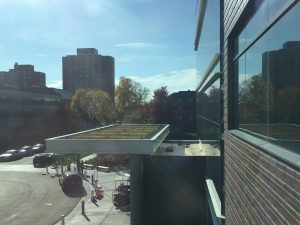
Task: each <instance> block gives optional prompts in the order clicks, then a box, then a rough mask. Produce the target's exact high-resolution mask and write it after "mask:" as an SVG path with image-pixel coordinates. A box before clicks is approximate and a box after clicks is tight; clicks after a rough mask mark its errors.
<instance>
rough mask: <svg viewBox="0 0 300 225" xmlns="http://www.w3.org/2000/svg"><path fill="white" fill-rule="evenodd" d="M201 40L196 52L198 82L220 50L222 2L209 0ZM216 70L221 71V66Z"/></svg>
mask: <svg viewBox="0 0 300 225" xmlns="http://www.w3.org/2000/svg"><path fill="white" fill-rule="evenodd" d="M199 42H200V43H199V48H198V51H197V53H196V58H197V62H196V69H197V84H199V83H200V81H201V79H202V78H203V75H204V73H205V71H206V69H207V67H208V65H209V64H210V62H211V60H212V59H213V57H214V55H215V54H216V53H218V52H220V2H219V1H217V0H208V1H207V5H206V12H205V19H204V22H203V27H202V32H201V37H200V41H199ZM216 70H218V71H220V67H219V66H217V67H216Z"/></svg>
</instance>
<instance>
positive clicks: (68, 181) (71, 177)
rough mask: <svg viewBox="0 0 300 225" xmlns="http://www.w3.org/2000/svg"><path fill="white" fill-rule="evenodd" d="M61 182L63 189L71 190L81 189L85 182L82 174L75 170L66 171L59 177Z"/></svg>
mask: <svg viewBox="0 0 300 225" xmlns="http://www.w3.org/2000/svg"><path fill="white" fill-rule="evenodd" d="M59 184H60V186H61V188H62V190H63V191H71V190H74V189H81V188H82V185H83V182H82V178H81V176H80V175H79V174H78V173H76V172H73V171H66V172H64V174H63V175H62V176H61V177H60V178H59Z"/></svg>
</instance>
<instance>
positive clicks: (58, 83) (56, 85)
mask: <svg viewBox="0 0 300 225" xmlns="http://www.w3.org/2000/svg"><path fill="white" fill-rule="evenodd" d="M47 86H48V87H52V88H62V80H55V81H53V82H52V83H51V84H48V85H47Z"/></svg>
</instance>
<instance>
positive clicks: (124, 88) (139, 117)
mask: <svg viewBox="0 0 300 225" xmlns="http://www.w3.org/2000/svg"><path fill="white" fill-rule="evenodd" d="M115 96H116V107H117V110H118V117H119V119H120V120H121V121H123V122H145V121H147V120H148V111H149V110H148V108H149V107H148V103H147V99H148V96H149V89H148V88H145V87H143V86H142V85H141V84H140V83H138V82H135V81H134V80H132V79H130V78H126V77H121V78H120V82H119V85H118V86H117V88H116V93H115Z"/></svg>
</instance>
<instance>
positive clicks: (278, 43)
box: [234, 0, 300, 153]
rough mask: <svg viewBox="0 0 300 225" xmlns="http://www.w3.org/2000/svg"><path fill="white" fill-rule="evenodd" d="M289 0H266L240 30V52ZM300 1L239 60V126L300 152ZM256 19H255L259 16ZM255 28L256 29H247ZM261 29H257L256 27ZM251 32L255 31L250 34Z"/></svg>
mask: <svg viewBox="0 0 300 225" xmlns="http://www.w3.org/2000/svg"><path fill="white" fill-rule="evenodd" d="M283 2H284V3H286V1H274V0H270V1H264V2H263V3H262V4H261V5H260V8H259V10H258V11H257V13H256V14H255V15H254V16H253V17H252V18H251V19H250V21H249V22H248V24H247V25H246V26H245V28H244V29H243V30H242V32H241V33H240V35H238V36H237V38H236V40H235V43H239V45H237V44H235V46H236V48H238V49H235V52H236V53H238V52H240V51H239V49H241V50H242V49H243V48H245V47H246V46H247V45H248V44H249V43H250V42H251V41H252V40H253V37H254V33H259V32H261V31H262V27H261V26H259V25H254V24H257V23H256V22H255V21H261V20H264V21H266V22H268V21H269V20H270V19H272V18H273V17H274V15H275V14H276V13H278V12H279V10H280V7H282V5H283ZM299 11H300V4H299V3H297V4H295V6H293V7H292V8H291V9H290V10H289V11H288V12H287V13H286V14H285V15H284V16H283V17H282V18H281V19H280V20H278V22H276V23H275V24H274V25H273V26H272V27H271V28H270V29H269V30H268V31H266V32H265V33H264V34H263V36H262V37H261V38H259V39H258V40H257V41H256V42H255V43H254V44H253V45H252V46H251V47H250V48H248V49H247V51H245V52H244V53H243V54H242V55H240V56H239V58H238V59H236V60H235V61H234V69H235V74H236V75H237V77H238V92H239V96H238V99H237V104H238V118H237V119H238V123H237V124H238V128H239V129H241V130H244V131H247V132H249V133H251V134H253V135H255V136H258V137H260V138H263V139H265V140H268V141H269V142H272V143H274V144H277V145H280V146H283V147H285V148H288V149H290V150H293V151H296V152H298V153H300V148H299V146H300V100H299V99H300V30H299V29H298V24H297V23H296V22H295V21H298V19H300V14H299ZM253 21H254V22H253ZM262 24H265V22H264V23H262ZM248 30H252V31H253V32H247V31H248ZM254 30H255V32H254ZM247 35H249V36H247Z"/></svg>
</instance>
